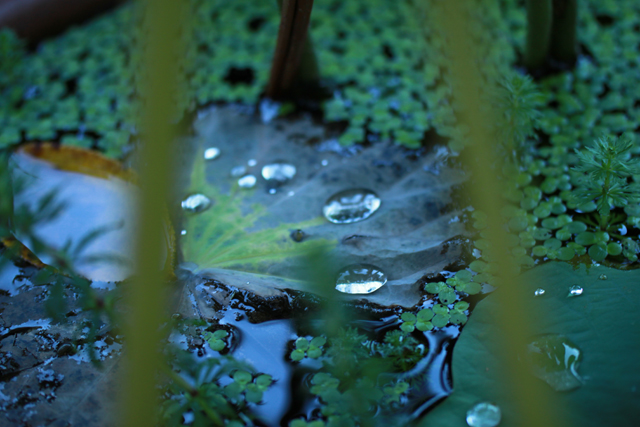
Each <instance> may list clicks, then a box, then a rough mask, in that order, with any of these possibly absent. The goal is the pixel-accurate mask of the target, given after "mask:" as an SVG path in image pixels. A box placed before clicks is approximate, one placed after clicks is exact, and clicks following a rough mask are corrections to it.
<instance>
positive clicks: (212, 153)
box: [204, 147, 220, 160]
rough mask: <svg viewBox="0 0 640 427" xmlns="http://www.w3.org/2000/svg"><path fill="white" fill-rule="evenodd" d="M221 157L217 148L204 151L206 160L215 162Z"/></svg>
mask: <svg viewBox="0 0 640 427" xmlns="http://www.w3.org/2000/svg"><path fill="white" fill-rule="evenodd" d="M219 156H220V149H219V148H217V147H211V148H207V149H206V150H204V159H205V160H214V159H217V158H218V157H219Z"/></svg>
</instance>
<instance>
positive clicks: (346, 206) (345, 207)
mask: <svg viewBox="0 0 640 427" xmlns="http://www.w3.org/2000/svg"><path fill="white" fill-rule="evenodd" d="M380 203H381V201H380V198H379V197H378V196H377V195H376V193H374V192H373V191H371V190H366V189H362V188H358V189H352V190H344V191H341V192H339V193H336V194H334V195H333V196H331V197H329V199H328V200H327V202H326V203H325V204H324V207H323V208H322V213H323V214H324V217H325V218H327V219H328V220H329V221H331V222H333V223H335V224H350V223H352V222H358V221H362V220H364V219H367V218H369V217H370V216H371V215H373V213H374V212H375V211H377V210H378V208H379V207H380Z"/></svg>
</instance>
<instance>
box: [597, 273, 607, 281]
mask: <svg viewBox="0 0 640 427" xmlns="http://www.w3.org/2000/svg"><path fill="white" fill-rule="evenodd" d="M598 279H600V280H607V275H606V274H601V275H600V277H598Z"/></svg>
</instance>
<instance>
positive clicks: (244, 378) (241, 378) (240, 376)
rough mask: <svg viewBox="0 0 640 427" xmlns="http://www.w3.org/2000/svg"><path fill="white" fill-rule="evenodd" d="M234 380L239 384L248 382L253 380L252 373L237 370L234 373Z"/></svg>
mask: <svg viewBox="0 0 640 427" xmlns="http://www.w3.org/2000/svg"><path fill="white" fill-rule="evenodd" d="M233 380H234V381H235V382H237V383H238V384H248V383H249V382H251V374H250V373H249V372H247V371H243V370H237V371H236V372H235V373H234V374H233Z"/></svg>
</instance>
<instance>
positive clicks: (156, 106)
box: [119, 0, 186, 427]
mask: <svg viewBox="0 0 640 427" xmlns="http://www.w3.org/2000/svg"><path fill="white" fill-rule="evenodd" d="M143 5H144V19H143V22H144V23H143V28H142V32H143V34H144V37H145V40H144V41H145V43H141V46H143V48H142V51H141V55H142V58H143V61H142V64H143V65H142V67H141V69H140V70H137V71H138V72H140V73H141V75H140V78H139V81H140V82H142V83H141V87H140V88H139V92H140V93H141V98H142V100H143V106H144V108H143V110H142V113H141V117H140V129H141V136H142V144H141V146H140V159H141V160H140V167H139V169H140V170H139V172H140V190H141V191H140V201H139V210H138V221H137V224H138V229H137V236H136V243H137V248H136V250H137V253H136V268H137V276H136V277H135V279H134V280H133V284H132V286H131V288H130V289H129V295H128V307H129V313H128V318H127V324H126V328H125V332H126V334H125V336H126V366H125V370H126V377H125V384H124V387H123V396H122V406H123V411H122V412H121V416H122V419H121V422H120V423H119V425H123V426H128V427H129V426H130V427H143V426H149V427H152V426H156V425H157V414H158V403H159V402H158V397H159V396H158V390H157V388H156V382H157V378H156V376H157V373H158V371H159V369H160V367H161V366H162V353H161V337H162V336H161V332H160V325H161V324H162V323H163V322H165V321H166V320H167V313H166V305H167V301H166V294H167V290H166V288H165V286H164V284H165V283H166V277H164V275H163V272H162V270H161V269H162V264H163V262H162V257H163V252H164V250H165V248H164V246H165V244H164V242H165V239H164V236H163V221H164V217H165V215H163V212H166V208H165V207H166V198H167V195H168V191H169V188H170V184H171V182H172V179H173V168H172V166H173V164H172V159H173V157H174V156H172V153H171V144H172V142H173V141H174V138H175V136H176V126H175V125H172V124H171V123H172V121H175V117H176V111H175V108H176V102H175V100H176V99H178V97H177V91H178V72H179V64H180V53H181V52H184V51H185V50H184V49H181V47H180V42H181V40H182V37H181V34H180V28H181V24H182V19H181V18H182V17H184V16H185V9H184V8H185V7H186V4H185V2H179V1H172V0H145V1H143Z"/></svg>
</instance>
